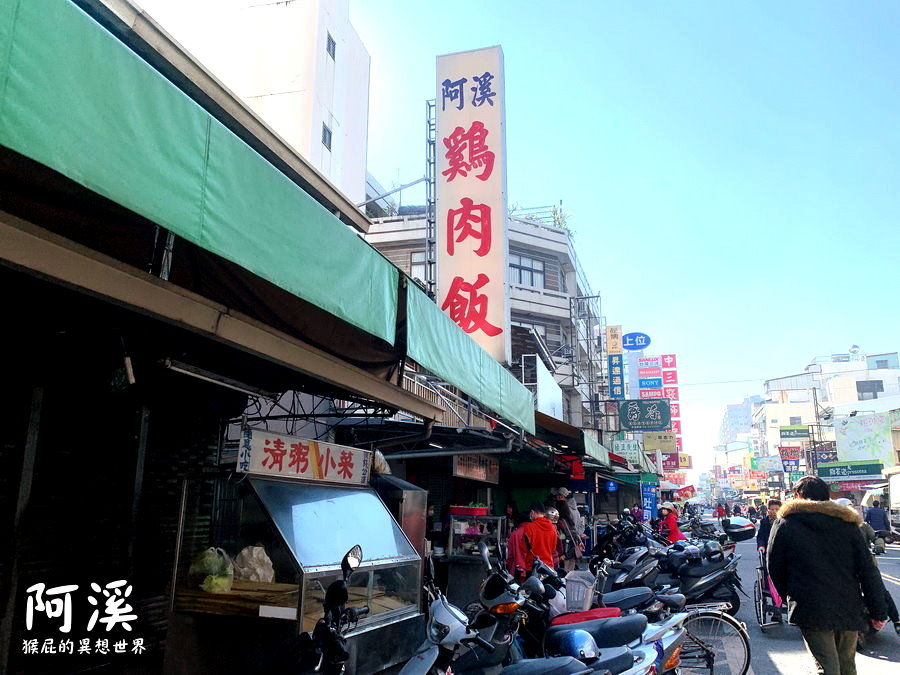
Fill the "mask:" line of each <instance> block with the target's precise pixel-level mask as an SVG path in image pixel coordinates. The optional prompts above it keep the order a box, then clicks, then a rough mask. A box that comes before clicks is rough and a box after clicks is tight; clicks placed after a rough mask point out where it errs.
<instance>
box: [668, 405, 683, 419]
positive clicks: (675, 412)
mask: <svg viewBox="0 0 900 675" xmlns="http://www.w3.org/2000/svg"><path fill="white" fill-rule="evenodd" d="M669 411H670V412H671V413H672V419H675V418H676V417H681V404H680V403H673V402H672V401H669Z"/></svg>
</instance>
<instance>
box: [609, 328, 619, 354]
mask: <svg viewBox="0 0 900 675" xmlns="http://www.w3.org/2000/svg"><path fill="white" fill-rule="evenodd" d="M606 353H607V354H621V353H622V326H607V327H606Z"/></svg>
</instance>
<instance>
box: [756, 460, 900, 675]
mask: <svg viewBox="0 0 900 675" xmlns="http://www.w3.org/2000/svg"><path fill="white" fill-rule="evenodd" d="M794 495H795V499H793V500H791V501H789V502H787V503H786V504H784V506H782V507H781V509H780V510H779V512H778V519H777V520H776V521H775V523H774V524H773V525H772V532H771V534H770V536H769V540H768V553H767V559H768V567H769V575H770V576H771V578H772V581H773V583H774V584H775V589H776V590H777V591H778V593H779V594H780V595H781V597H783V598H786V599H787V608H788V621H789V622H790V623H792V624H795V625H797V626H799V627H800V633H801V635H802V636H803V641H804V643H805V644H806V648H807V649H808V650H809V652H810V654H811V655H812V657H813V659H814V660H815V662H816V665H817V666H818V668H819V671H820V672H821V673H823V675H856V663H855V658H856V640H857V632H858V631H861V630H865V629H866V624H867V623H871V625H872V626H873V627H874V628H875V629H876V630H881V628H883V627H884V625H885V623H886V619H887V607H886V605H885V601H884V586H883V584H882V583H881V578H880V577H879V574H878V570H876V569H875V566H874V565H873V564H872V557H871V555H869V551H868V549H867V548H866V544H865V542H864V541H863V537H862V534H861V533H860V531H859V518H858V516H857V514H856V513H855V512H854V511H853V510H852V509H848V508H846V507H844V506H841V505H840V504H835V503H834V502H832V501H830V500H829V493H828V485H827V484H826V483H825V482H824V481H823V480H822V479H820V478H817V477H815V476H805V477H804V478H801V479H800V480H799V481H797V483H796V484H795V485H794Z"/></svg>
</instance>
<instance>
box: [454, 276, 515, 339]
mask: <svg viewBox="0 0 900 675" xmlns="http://www.w3.org/2000/svg"><path fill="white" fill-rule="evenodd" d="M489 282H490V279H489V278H488V275H487V274H479V275H478V278H477V279H476V280H475V283H474V284H470V283H469V282H467V281H466V280H465V279H463V278H462V277H454V279H453V284H452V285H451V286H450V290H449V291H448V292H447V297H446V298H444V302H443V304H442V305H441V309H442V310H443V311H445V312H447V313H448V314H449V315H450V318H451V319H452V320H453V321H454V323H456V324H457V325H458V326H459V327H460V328H462V329H463V330H464V331H466V332H467V333H474V332H475V331H476V330H480V331H482V332H483V333H485V334H486V335H490V336H491V337H493V336H495V335H499V334H500V333H502V332H503V329H502V328H498V327H497V326H494V325H492V324H490V323H489V322H488V320H487V313H488V297H487V295H485V294H483V293H479V292H478V291H479V289H481V288H482V287H484V286H485V285H486V284H488V283H489Z"/></svg>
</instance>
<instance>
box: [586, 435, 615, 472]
mask: <svg viewBox="0 0 900 675" xmlns="http://www.w3.org/2000/svg"><path fill="white" fill-rule="evenodd" d="M582 434H583V436H584V454H586V455H589V456H590V457H593V458H594V459H596V460H597V461H598V462H600V463H601V464H602V465H603V466H612V465H611V464H610V461H609V450H608V449H607V448H605V447H604V446H602V445H600V443H598V442H597V441H596V440H594V437H593V436H591V435H590V434H587V433H584V432H582Z"/></svg>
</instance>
